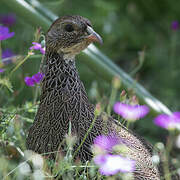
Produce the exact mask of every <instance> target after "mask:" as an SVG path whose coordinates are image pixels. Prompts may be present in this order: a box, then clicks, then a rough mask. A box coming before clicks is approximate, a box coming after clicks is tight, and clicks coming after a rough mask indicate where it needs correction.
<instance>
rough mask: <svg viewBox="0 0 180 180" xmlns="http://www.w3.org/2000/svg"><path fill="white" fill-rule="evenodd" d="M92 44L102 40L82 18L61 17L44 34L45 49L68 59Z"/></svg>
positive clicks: (89, 23) (88, 22)
mask: <svg viewBox="0 0 180 180" xmlns="http://www.w3.org/2000/svg"><path fill="white" fill-rule="evenodd" d="M92 42H99V43H102V39H101V37H100V36H99V34H97V33H96V32H95V31H94V30H93V28H92V25H91V22H90V21H89V20H88V19H86V18H84V17H82V16H63V17H61V18H59V19H57V20H56V21H55V22H54V23H53V24H52V25H51V27H50V28H49V30H48V32H47V34H46V48H47V50H53V51H56V52H58V53H63V54H64V55H66V56H67V57H69V58H72V57H74V56H75V55H76V54H79V53H80V52H81V51H82V50H84V49H85V48H86V47H87V46H88V45H89V44H91V43H92Z"/></svg>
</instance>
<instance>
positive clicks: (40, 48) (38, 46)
mask: <svg viewBox="0 0 180 180" xmlns="http://www.w3.org/2000/svg"><path fill="white" fill-rule="evenodd" d="M32 44H33V46H31V47H30V48H29V49H30V50H32V49H34V50H40V52H41V53H42V54H45V48H43V47H42V46H41V44H39V43H37V42H32Z"/></svg>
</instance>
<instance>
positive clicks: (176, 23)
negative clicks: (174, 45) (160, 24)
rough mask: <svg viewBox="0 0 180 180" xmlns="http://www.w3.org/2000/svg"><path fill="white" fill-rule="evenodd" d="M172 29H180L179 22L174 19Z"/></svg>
mask: <svg viewBox="0 0 180 180" xmlns="http://www.w3.org/2000/svg"><path fill="white" fill-rule="evenodd" d="M171 29H172V30H174V31H177V30H178V29H179V22H178V21H173V22H172V23H171Z"/></svg>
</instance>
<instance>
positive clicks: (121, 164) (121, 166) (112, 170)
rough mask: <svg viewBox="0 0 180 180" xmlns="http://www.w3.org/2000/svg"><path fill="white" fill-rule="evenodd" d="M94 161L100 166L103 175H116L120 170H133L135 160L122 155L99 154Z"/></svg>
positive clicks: (124, 171)
mask: <svg viewBox="0 0 180 180" xmlns="http://www.w3.org/2000/svg"><path fill="white" fill-rule="evenodd" d="M94 162H95V163H96V164H97V165H99V166H100V168H99V171H100V173H101V174H102V175H106V176H109V175H114V174H116V173H118V172H122V173H126V172H133V170H134V169H135V161H133V160H130V159H128V158H124V157H122V156H120V155H110V154H107V155H98V156H96V157H95V158H94Z"/></svg>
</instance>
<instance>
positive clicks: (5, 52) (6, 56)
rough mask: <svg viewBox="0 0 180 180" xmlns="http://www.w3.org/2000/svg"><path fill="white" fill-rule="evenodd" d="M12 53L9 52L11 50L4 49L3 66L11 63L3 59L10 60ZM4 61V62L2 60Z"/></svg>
mask: <svg viewBox="0 0 180 180" xmlns="http://www.w3.org/2000/svg"><path fill="white" fill-rule="evenodd" d="M13 56H14V53H13V52H12V51H11V49H5V50H3V51H2V62H3V63H4V64H9V63H12V59H7V60H6V59H5V58H10V57H13ZM4 59H5V60H4Z"/></svg>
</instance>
